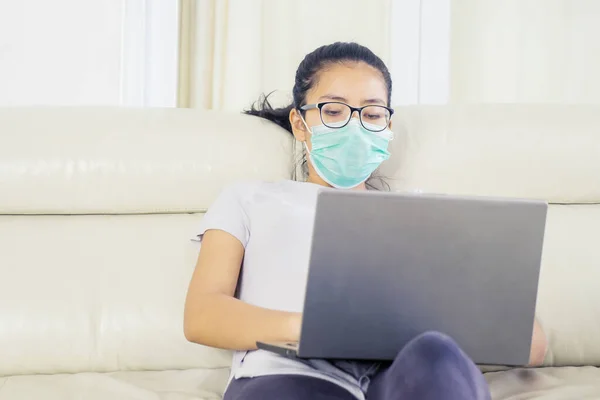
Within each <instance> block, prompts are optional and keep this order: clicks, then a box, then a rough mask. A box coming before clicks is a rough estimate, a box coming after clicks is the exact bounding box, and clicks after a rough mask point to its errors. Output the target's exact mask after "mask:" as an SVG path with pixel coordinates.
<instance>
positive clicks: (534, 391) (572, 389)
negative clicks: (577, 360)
mask: <svg viewBox="0 0 600 400" xmlns="http://www.w3.org/2000/svg"><path fill="white" fill-rule="evenodd" d="M485 377H486V379H487V381H488V383H489V385H490V389H491V392H492V398H493V399H494V400H509V399H510V400H517V399H518V400H522V399H539V400H584V399H600V368H597V367H553V368H537V369H523V368H519V369H513V370H509V371H502V372H489V373H487V374H485Z"/></svg>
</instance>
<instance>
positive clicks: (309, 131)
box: [298, 112, 313, 143]
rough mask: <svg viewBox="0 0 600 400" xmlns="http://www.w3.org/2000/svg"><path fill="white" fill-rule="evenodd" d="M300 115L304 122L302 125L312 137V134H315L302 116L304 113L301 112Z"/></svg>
mask: <svg viewBox="0 0 600 400" xmlns="http://www.w3.org/2000/svg"><path fill="white" fill-rule="evenodd" d="M298 114H300V119H301V120H302V123H303V124H304V127H305V128H306V130H307V131H308V133H310V134H311V135H312V134H313V133H312V129H310V128H309V127H308V124H307V123H306V121H305V120H304V117H303V116H302V113H300V112H299V113H298ZM304 143H306V142H304Z"/></svg>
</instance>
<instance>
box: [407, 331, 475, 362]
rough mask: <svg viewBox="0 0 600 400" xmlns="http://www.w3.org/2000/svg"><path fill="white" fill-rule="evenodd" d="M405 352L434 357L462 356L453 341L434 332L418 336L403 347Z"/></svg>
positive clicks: (458, 347)
mask: <svg viewBox="0 0 600 400" xmlns="http://www.w3.org/2000/svg"><path fill="white" fill-rule="evenodd" d="M405 350H408V351H410V352H412V353H417V354H420V355H423V356H436V357H443V356H450V355H452V356H454V355H463V354H464V353H463V352H462V350H461V349H460V346H459V345H458V344H457V343H456V342H455V341H454V339H452V338H451V337H450V336H448V335H446V334H444V333H441V332H435V331H429V332H425V333H422V334H420V335H419V336H417V337H416V338H414V339H413V340H411V341H410V342H409V343H408V344H407V345H406V346H405Z"/></svg>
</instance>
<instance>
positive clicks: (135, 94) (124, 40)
mask: <svg viewBox="0 0 600 400" xmlns="http://www.w3.org/2000/svg"><path fill="white" fill-rule="evenodd" d="M177 4H178V1H177V0H52V1H48V0H18V1H16V0H0V106H26V105H132V106H144V105H160V106H174V105H175V102H176V88H177V56H178V42H177V34H178V25H177V18H178V7H177Z"/></svg>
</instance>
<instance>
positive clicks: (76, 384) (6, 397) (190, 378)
mask: <svg viewBox="0 0 600 400" xmlns="http://www.w3.org/2000/svg"><path fill="white" fill-rule="evenodd" d="M228 376H229V369H227V368H223V369H190V370H181V371H144V372H132V371H129V372H125V371H122V372H113V373H104V374H103V373H79V374H57V375H23V376H12V377H5V378H0V400H32V399H44V400H64V399H86V400H109V399H110V400H115V399H119V400H142V399H143V400H150V399H161V400H218V399H220V398H221V397H222V395H223V390H224V388H225V384H226V382H227V378H228Z"/></svg>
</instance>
